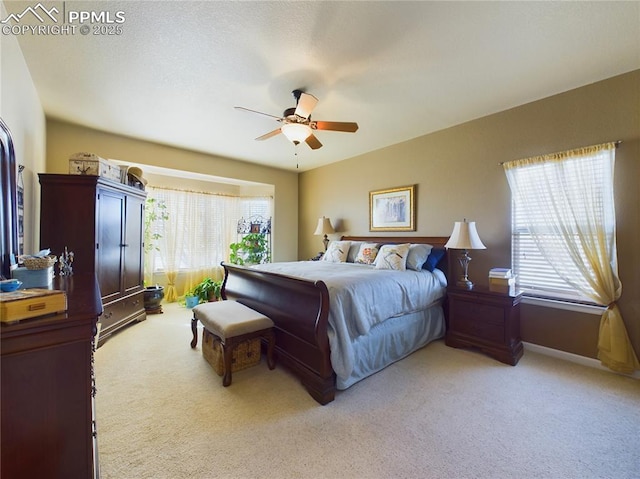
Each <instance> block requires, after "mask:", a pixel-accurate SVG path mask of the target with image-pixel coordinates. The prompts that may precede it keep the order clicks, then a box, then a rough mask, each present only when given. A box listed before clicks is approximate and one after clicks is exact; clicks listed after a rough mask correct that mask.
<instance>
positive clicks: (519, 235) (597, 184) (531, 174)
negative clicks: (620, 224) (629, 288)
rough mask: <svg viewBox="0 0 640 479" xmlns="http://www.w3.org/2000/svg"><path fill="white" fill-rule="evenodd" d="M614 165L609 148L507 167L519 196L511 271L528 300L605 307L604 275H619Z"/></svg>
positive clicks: (515, 203)
mask: <svg viewBox="0 0 640 479" xmlns="http://www.w3.org/2000/svg"><path fill="white" fill-rule="evenodd" d="M614 158H615V147H614V145H613V144H607V147H606V148H596V147H589V148H584V149H579V150H574V151H571V152H564V153H560V154H555V155H547V156H545V157H538V158H534V159H528V160H520V161H519V162H510V163H519V165H517V166H516V167H514V166H513V165H512V164H506V165H505V170H506V173H507V177H508V179H509V184H510V186H511V190H512V193H513V195H512V262H513V264H512V268H513V270H514V273H515V274H516V275H517V279H516V281H517V285H518V287H519V288H520V289H522V290H523V291H524V292H525V293H527V294H529V295H533V296H539V297H548V298H553V299H560V300H569V301H578V302H588V303H592V304H598V303H599V301H597V300H596V299H595V297H596V296H597V293H596V290H597V289H598V286H597V284H598V277H597V275H598V274H599V273H598V272H599V271H601V269H602V268H608V269H612V267H614V268H615V269H616V270H617V265H616V264H615V262H616V260H615V212H614V204H613V165H614ZM507 165H509V166H507ZM594 250H604V251H603V253H604V254H600V255H594V254H593V251H594ZM596 256H597V257H596ZM603 258H606V259H603ZM612 258H613V259H612ZM594 261H595V262H597V263H598V264H594ZM604 261H610V262H611V264H603V262H604ZM616 274H617V271H616Z"/></svg>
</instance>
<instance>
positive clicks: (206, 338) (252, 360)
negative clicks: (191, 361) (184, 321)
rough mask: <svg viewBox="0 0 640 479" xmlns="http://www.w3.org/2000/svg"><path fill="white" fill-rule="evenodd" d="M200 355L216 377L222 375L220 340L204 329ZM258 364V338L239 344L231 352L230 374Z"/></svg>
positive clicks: (222, 363) (222, 361) (222, 364)
mask: <svg viewBox="0 0 640 479" xmlns="http://www.w3.org/2000/svg"><path fill="white" fill-rule="evenodd" d="M202 355H203V356H204V358H205V359H206V360H207V362H208V363H209V364H210V365H211V367H213V369H214V370H215V372H216V373H217V374H218V376H222V374H223V373H224V360H223V359H222V346H221V345H220V340H219V339H218V338H216V336H214V335H213V334H211V333H210V332H209V331H207V330H206V329H203V330H202ZM258 363H260V338H255V339H249V340H247V341H243V342H241V343H239V344H238V345H237V346H236V347H235V348H234V349H233V352H232V359H231V372H232V373H235V372H236V371H240V370H241V369H246V368H248V367H251V366H255V365H256V364H258Z"/></svg>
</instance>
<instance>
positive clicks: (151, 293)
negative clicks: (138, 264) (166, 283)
mask: <svg viewBox="0 0 640 479" xmlns="http://www.w3.org/2000/svg"><path fill="white" fill-rule="evenodd" d="M167 219H169V215H168V214H167V205H166V204H165V202H164V201H162V200H156V199H155V198H147V199H146V201H145V207H144V276H145V277H144V285H145V288H144V295H143V297H144V309H145V310H146V312H147V313H161V312H162V306H161V304H160V303H161V301H162V299H163V298H164V287H163V286H160V285H158V284H155V285H153V286H148V284H150V283H152V282H153V271H152V270H153V268H152V265H153V262H152V255H153V252H154V251H159V248H158V246H157V241H158V240H159V239H160V238H162V235H161V234H160V233H158V232H157V231H155V229H154V226H155V222H156V221H165V220H167Z"/></svg>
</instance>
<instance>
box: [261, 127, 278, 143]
mask: <svg viewBox="0 0 640 479" xmlns="http://www.w3.org/2000/svg"><path fill="white" fill-rule="evenodd" d="M281 131H282V130H280V128H277V129H275V130H273V131H270V132H269V133H265V134H264V135H262V136H259V137H258V138H256V140H257V141H262V140H268V139H269V138H271V137H272V136H276V135H277V134H278V133H280V132H281Z"/></svg>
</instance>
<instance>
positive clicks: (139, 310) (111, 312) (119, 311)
mask: <svg viewBox="0 0 640 479" xmlns="http://www.w3.org/2000/svg"><path fill="white" fill-rule="evenodd" d="M144 319H146V314H145V311H144V293H143V292H139V293H136V294H132V295H130V296H125V297H124V298H120V299H118V300H116V301H112V302H110V303H106V304H105V305H104V312H103V313H102V316H101V317H100V328H101V329H100V339H103V338H106V337H107V336H108V335H109V334H111V333H112V332H113V331H114V330H116V329H118V328H119V327H122V326H124V325H126V324H128V323H130V322H132V321H142V320H144Z"/></svg>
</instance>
